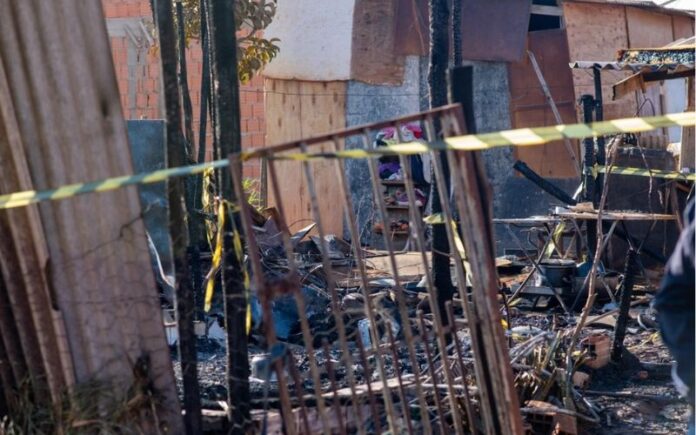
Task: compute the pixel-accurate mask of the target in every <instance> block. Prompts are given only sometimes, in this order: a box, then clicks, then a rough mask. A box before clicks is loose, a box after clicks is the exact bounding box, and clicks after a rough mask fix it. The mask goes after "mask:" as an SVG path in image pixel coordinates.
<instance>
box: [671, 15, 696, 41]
mask: <svg viewBox="0 0 696 435" xmlns="http://www.w3.org/2000/svg"><path fill="white" fill-rule="evenodd" d="M672 32H673V36H674V40H675V41H676V40H677V39H682V38H690V37H692V36H694V20H693V19H692V18H689V17H684V16H679V15H674V16H672Z"/></svg>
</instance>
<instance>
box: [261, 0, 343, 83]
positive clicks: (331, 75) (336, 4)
mask: <svg viewBox="0 0 696 435" xmlns="http://www.w3.org/2000/svg"><path fill="white" fill-rule="evenodd" d="M354 7H355V0H329V1H327V0H280V1H279V2H278V9H277V11H276V16H275V18H274V19H273V22H272V23H271V25H270V26H268V28H267V29H266V30H265V31H264V37H266V38H279V39H280V42H279V43H278V46H279V47H280V53H279V54H278V57H276V58H275V59H273V61H272V62H271V63H269V64H268V65H267V66H266V68H265V69H264V73H263V74H264V75H265V76H266V77H271V78H275V79H295V80H309V81H332V80H348V79H350V70H351V68H350V61H351V49H352V38H353V11H354Z"/></svg>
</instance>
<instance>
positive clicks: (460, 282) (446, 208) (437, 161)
mask: <svg viewBox="0 0 696 435" xmlns="http://www.w3.org/2000/svg"><path fill="white" fill-rule="evenodd" d="M445 121H446V120H443V126H442V128H443V131H446V130H445V127H447V128H453V126H452V125H450V123H447V122H445ZM444 124H446V125H444ZM425 130H426V134H427V135H428V137H429V138H433V137H434V134H435V128H434V123H433V120H432V118H428V119H427V120H426V123H425ZM430 155H431V158H432V165H433V172H434V175H435V182H436V183H438V185H439V189H438V191H439V194H440V203H441V204H442V214H443V215H444V217H445V224H444V225H445V226H446V227H445V228H446V234H447V240H448V243H449V245H450V246H451V249H450V255H451V256H452V258H453V259H454V270H455V276H456V278H457V288H458V290H459V297H460V300H461V304H462V309H463V311H464V313H465V315H466V319H467V321H470V322H472V323H474V324H475V323H476V320H475V319H476V313H475V308H474V307H473V306H472V305H471V304H470V303H469V295H468V291H467V287H466V270H465V268H464V258H462V253H460V252H459V250H458V245H459V244H458V243H457V238H458V235H457V234H456V233H455V231H456V228H455V220H454V214H453V212H452V208H451V205H450V201H451V199H450V198H449V197H447V196H446V193H445V192H447V191H446V190H445V184H444V178H445V171H444V168H443V159H442V155H441V154H440V153H439V152H431V153H430ZM448 157H449V159H448V161H449V160H450V159H454V158H456V156H455V155H454V153H453V152H451V151H450V152H448ZM453 178H454V177H453ZM458 187H459V185H458V183H457V182H456V180H453V181H452V189H456V188H458ZM455 339H456V338H455ZM479 346H480V342H479V340H478V339H477V337H474V336H473V335H472V347H473V348H479ZM479 349H480V348H479ZM479 369H480V370H484V368H483V367H479ZM465 387H466V386H465ZM467 396H468V391H467ZM467 413H469V412H468V411H467ZM470 424H473V422H470Z"/></svg>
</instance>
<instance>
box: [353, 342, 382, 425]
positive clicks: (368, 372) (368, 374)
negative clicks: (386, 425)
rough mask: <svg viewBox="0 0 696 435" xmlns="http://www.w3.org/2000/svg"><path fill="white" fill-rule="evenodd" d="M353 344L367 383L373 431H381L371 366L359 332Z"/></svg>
mask: <svg viewBox="0 0 696 435" xmlns="http://www.w3.org/2000/svg"><path fill="white" fill-rule="evenodd" d="M355 344H356V346H357V347H358V354H359V356H360V362H361V363H362V366H363V376H364V377H365V383H366V385H367V395H368V400H369V401H370V411H371V414H372V419H373V420H374V423H375V433H382V422H381V418H380V415H379V413H378V412H377V401H376V400H375V395H374V393H373V392H372V367H371V366H370V362H369V361H368V360H367V355H366V353H365V346H364V345H363V342H362V338H360V334H358V335H357V336H356V337H355Z"/></svg>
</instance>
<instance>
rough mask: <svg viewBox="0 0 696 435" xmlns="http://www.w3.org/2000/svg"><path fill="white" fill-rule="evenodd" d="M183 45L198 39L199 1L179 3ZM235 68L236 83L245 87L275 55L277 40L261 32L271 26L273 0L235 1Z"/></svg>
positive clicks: (273, 9)
mask: <svg viewBox="0 0 696 435" xmlns="http://www.w3.org/2000/svg"><path fill="white" fill-rule="evenodd" d="M182 4H183V7H184V33H185V35H186V43H187V44H188V43H189V41H190V40H192V39H195V40H197V39H200V34H201V23H200V8H199V6H200V1H199V0H182ZM234 5H235V21H236V22H235V27H236V29H237V53H238V59H237V67H238V71H239V80H240V81H241V82H242V83H246V82H248V81H249V80H251V78H252V77H253V76H254V75H255V74H256V73H258V72H259V71H260V70H261V69H262V68H263V67H264V66H265V65H266V64H268V63H269V62H270V61H271V60H272V59H273V58H274V57H276V56H277V55H278V52H279V50H280V48H279V47H278V45H277V44H276V43H277V42H278V41H279V40H278V38H272V39H270V40H268V39H265V38H263V37H262V36H261V32H262V31H263V30H264V29H266V28H267V27H268V25H269V24H271V21H272V20H273V17H274V16H275V13H276V7H277V6H276V0H270V1H269V0H236V1H235V3H234Z"/></svg>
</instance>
